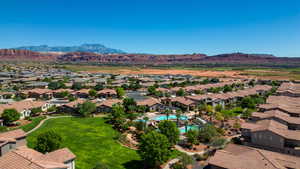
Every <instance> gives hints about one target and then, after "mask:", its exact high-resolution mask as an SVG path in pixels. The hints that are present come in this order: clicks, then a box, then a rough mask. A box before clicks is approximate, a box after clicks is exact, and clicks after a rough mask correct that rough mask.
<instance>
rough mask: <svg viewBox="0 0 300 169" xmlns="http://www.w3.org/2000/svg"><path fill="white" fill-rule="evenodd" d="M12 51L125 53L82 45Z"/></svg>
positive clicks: (118, 50) (24, 48) (101, 46)
mask: <svg viewBox="0 0 300 169" xmlns="http://www.w3.org/2000/svg"><path fill="white" fill-rule="evenodd" d="M12 49H17V50H30V51H34V52H63V53H68V52H92V53H98V54H109V53H115V54H116V53H117V54H124V53H126V52H124V51H122V50H120V49H113V48H108V47H106V46H104V45H102V44H82V45H80V46H48V45H40V46H21V47H16V48H12Z"/></svg>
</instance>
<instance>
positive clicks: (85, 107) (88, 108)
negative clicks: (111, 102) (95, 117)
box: [78, 101, 96, 117]
mask: <svg viewBox="0 0 300 169" xmlns="http://www.w3.org/2000/svg"><path fill="white" fill-rule="evenodd" d="M95 111H96V104H95V103H93V102H90V101H86V102H84V103H82V104H78V112H79V114H80V115H81V116H83V117H87V116H89V115H90V114H91V113H93V112H95Z"/></svg>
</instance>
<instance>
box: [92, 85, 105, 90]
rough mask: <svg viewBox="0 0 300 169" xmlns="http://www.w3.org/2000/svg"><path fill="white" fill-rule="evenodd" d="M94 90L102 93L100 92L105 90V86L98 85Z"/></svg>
mask: <svg viewBox="0 0 300 169" xmlns="http://www.w3.org/2000/svg"><path fill="white" fill-rule="evenodd" d="M94 89H95V90H96V91H100V90H103V89H104V86H103V85H102V84H100V83H98V84H96V86H95V87H94Z"/></svg>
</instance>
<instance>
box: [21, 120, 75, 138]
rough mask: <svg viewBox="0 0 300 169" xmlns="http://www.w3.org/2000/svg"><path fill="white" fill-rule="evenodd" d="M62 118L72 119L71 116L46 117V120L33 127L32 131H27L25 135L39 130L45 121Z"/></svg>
mask: <svg viewBox="0 0 300 169" xmlns="http://www.w3.org/2000/svg"><path fill="white" fill-rule="evenodd" d="M63 117H72V116H46V118H45V119H44V120H42V121H40V123H39V124H38V125H37V126H35V127H34V128H33V129H31V130H29V131H28V132H27V133H26V135H28V134H30V133H32V132H34V131H35V130H37V129H38V128H40V127H41V126H42V125H43V124H44V123H45V121H47V120H49V119H56V118H63Z"/></svg>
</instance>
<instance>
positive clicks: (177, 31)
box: [0, 0, 300, 57]
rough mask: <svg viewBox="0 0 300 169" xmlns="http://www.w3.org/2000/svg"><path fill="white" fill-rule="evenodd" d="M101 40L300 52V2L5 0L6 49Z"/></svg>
mask: <svg viewBox="0 0 300 169" xmlns="http://www.w3.org/2000/svg"><path fill="white" fill-rule="evenodd" d="M82 43H101V44H104V45H106V46H108V47H113V48H119V49H122V50H125V51H127V52H135V53H138V52H139V53H157V54H170V53H177V54H181V53H206V54H209V55H213V54H220V53H229V52H247V53H272V54H275V55H277V56H290V57H294V56H298V57H300V0H206V1H204V0H106V1H104V0H26V1H25V0H2V1H1V5H0V48H10V47H16V46H24V45H40V44H48V45H51V46H52V45H79V44H82Z"/></svg>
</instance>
